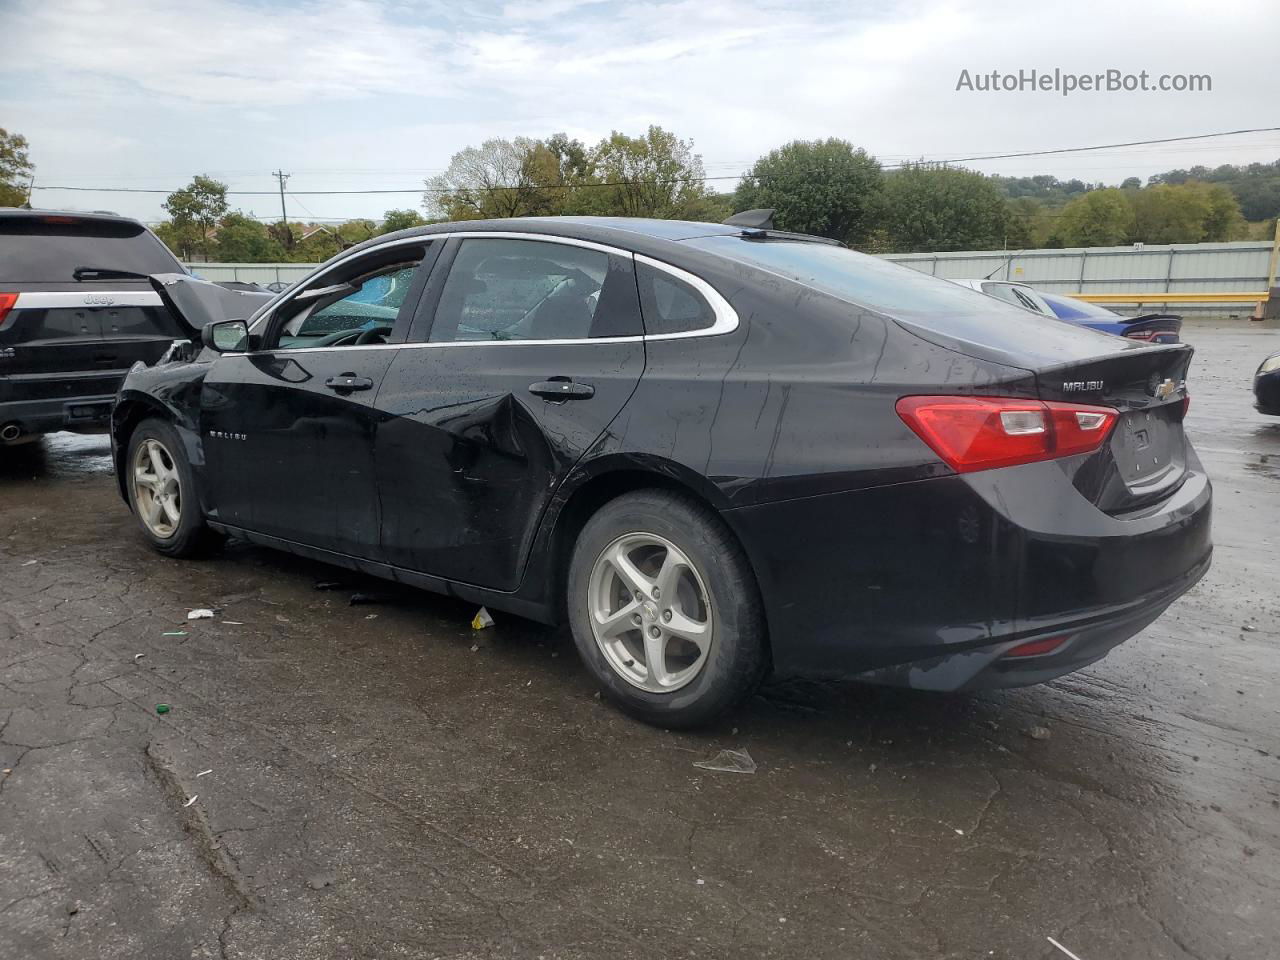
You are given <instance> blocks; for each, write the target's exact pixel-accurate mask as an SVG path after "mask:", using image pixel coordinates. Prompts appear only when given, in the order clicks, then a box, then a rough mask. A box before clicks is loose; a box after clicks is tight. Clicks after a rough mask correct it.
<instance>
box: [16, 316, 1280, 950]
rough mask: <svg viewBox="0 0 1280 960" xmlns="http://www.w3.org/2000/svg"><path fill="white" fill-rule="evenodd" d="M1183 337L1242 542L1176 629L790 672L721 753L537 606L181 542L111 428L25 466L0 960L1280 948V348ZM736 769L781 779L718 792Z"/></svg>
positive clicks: (1267, 339) (1173, 614)
mask: <svg viewBox="0 0 1280 960" xmlns="http://www.w3.org/2000/svg"><path fill="white" fill-rule="evenodd" d="M1184 335H1185V336H1186V339H1188V340H1189V341H1191V342H1192V343H1193V344H1194V345H1195V346H1196V348H1197V356H1196V360H1195V361H1194V363H1193V368H1192V378H1191V386H1192V394H1193V400H1192V406H1191V413H1190V417H1189V421H1188V429H1189V431H1190V433H1191V436H1192V438H1193V440H1194V442H1195V443H1196V445H1197V448H1198V449H1199V452H1200V455H1201V457H1202V459H1203V460H1204V462H1205V464H1206V465H1207V466H1208V468H1209V471H1210V473H1211V475H1212V477H1213V479H1214V483H1215V491H1216V510H1215V542H1216V553H1215V560H1214V566H1213V568H1212V570H1211V571H1210V573H1209V575H1208V576H1207V577H1206V579H1205V580H1204V581H1203V582H1202V583H1201V584H1199V585H1198V586H1197V587H1196V588H1195V589H1194V590H1193V591H1192V592H1191V593H1189V594H1188V595H1187V596H1186V597H1184V598H1183V599H1181V600H1180V601H1178V603H1176V604H1175V605H1174V607H1173V608H1171V609H1170V611H1169V612H1168V613H1166V614H1165V616H1164V617H1162V618H1161V619H1160V620H1158V621H1157V622H1156V623H1155V624H1154V625H1152V626H1151V627H1149V628H1148V629H1147V630H1145V631H1144V632H1143V633H1142V634H1141V635H1139V636H1138V637H1137V638H1135V639H1133V640H1131V641H1129V642H1128V643H1127V644H1125V645H1123V646H1122V647H1120V648H1119V649H1117V650H1116V651H1115V652H1113V653H1112V654H1111V655H1110V656H1109V657H1107V658H1106V659H1105V660H1103V661H1101V662H1100V663H1097V664H1094V665H1093V666H1091V667H1089V668H1088V669H1087V670H1085V671H1083V672H1082V673H1079V674H1076V675H1073V676H1069V677H1066V678H1063V679H1061V680H1058V681H1055V682H1053V683H1051V684H1048V685H1044V686H1040V687H1033V688H1029V689H1024V690H1013V691H1001V692H995V693H986V694H982V695H976V696H940V695H930V694H923V693H917V692H910V691H895V690H883V689H876V688H871V687H864V686H858V685H854V684H811V683H782V684H779V683H775V684H772V685H769V686H767V687H766V688H765V689H764V690H763V691H762V692H761V694H760V695H759V696H757V697H756V698H755V699H754V700H752V701H751V702H750V703H748V704H747V705H746V706H744V707H743V708H742V709H740V710H738V711H737V712H736V713H734V714H733V715H731V716H729V717H726V718H725V719H724V720H723V721H722V722H720V723H719V724H717V725H716V726H714V727H712V728H710V729H707V730H703V731H699V732H696V733H670V732H664V731H659V730H654V729H650V728H648V727H644V726H642V725H640V724H638V723H635V722H633V721H630V720H628V719H626V718H625V717H623V716H622V715H620V714H619V713H617V712H615V711H614V710H612V709H611V708H610V707H609V706H607V705H606V704H604V703H602V702H601V701H600V700H599V699H598V698H597V697H596V696H595V689H594V687H593V686H592V685H591V683H590V681H589V679H588V678H587V676H586V674H585V672H584V671H583V670H582V669H581V668H580V666H579V664H578V662H577V659H576V656H575V655H574V652H573V649H572V646H571V644H570V643H569V642H568V641H567V639H566V638H564V637H562V636H561V635H559V634H557V633H555V632H553V631H549V630H546V629H543V628H540V627H537V626H534V625H532V624H529V623H526V622H523V621H520V620H518V619H516V618H514V617H511V616H504V615H501V614H498V615H497V617H498V623H497V626H496V627H494V628H492V629H489V630H485V631H481V632H473V631H472V630H471V629H470V628H469V625H468V622H469V620H470V618H471V616H472V615H473V613H474V610H473V609H472V608H471V607H469V606H466V605H463V604H459V603H457V602H454V601H451V600H447V599H443V598H439V597H434V596H432V595H429V594H425V593H417V592H414V591H410V590H405V589H400V588H397V587H394V586H392V585H389V584H384V583H381V582H375V581H372V580H368V579H365V578H360V577H357V576H355V575H352V574H348V573H346V572H343V571H337V570H334V569H333V568H327V567H324V566H323V565H320V564H315V563H310V562H307V561H303V560H299V559H296V558H291V557H288V556H285V555H282V554H275V553H272V552H270V551H267V550H262V549H259V548H255V547H250V546H248V545H245V544H241V543H234V542H233V543H231V544H229V545H228V547H227V549H226V550H224V551H223V552H221V553H220V554H218V555H216V556H214V557H212V558H210V559H208V560H205V561H199V562H190V561H174V560H169V559H166V558H163V557H160V556H158V555H156V554H154V553H152V552H151V551H150V550H149V549H148V548H147V547H146V546H145V544H144V543H143V542H142V540H141V538H140V537H139V536H137V535H135V533H134V530H133V523H132V518H131V517H130V516H129V514H128V512H127V510H126V508H125V507H124V505H123V504H122V503H121V501H120V500H119V497H118V496H117V494H116V491H115V487H114V482H113V480H112V477H111V475H110V463H109V449H108V445H107V441H106V438H105V437H100V436H88V437H79V436H72V435H68V434H60V435H57V436H56V437H52V438H49V439H46V440H45V441H44V442H42V443H41V444H38V445H35V446H32V447H28V448H18V449H10V450H5V451H3V452H0V767H2V768H3V769H5V770H7V771H8V772H7V773H4V774H2V775H0V956H3V957H14V958H18V957H22V958H73V957H74V958H82V957H94V958H125V957H128V958H140V957H145V958H151V957H156V958H176V957H199V958H203V957H225V958H272V960H288V958H348V957H349V958H356V957H361V958H363V957H370V958H372V957H378V958H388V957H449V958H480V957H485V958H488V957H547V958H551V957H557V958H576V957H601V956H608V957H609V958H610V960H622V958H630V957H655V956H681V957H743V956H758V957H808V958H825V957H831V958H836V957H839V958H848V957H860V958H914V957H946V958H961V957H964V958H973V957H996V958H1016V960H1022V958H1044V960H1048V958H1052V957H1058V958H1060V957H1062V956H1063V955H1062V954H1060V953H1058V951H1057V949H1056V948H1055V947H1054V946H1052V945H1051V944H1050V943H1049V942H1048V941H1047V939H1046V938H1047V937H1053V938H1054V939H1055V940H1057V941H1059V942H1060V943H1062V944H1064V945H1065V946H1066V947H1068V948H1069V949H1071V950H1072V951H1073V952H1074V953H1076V954H1077V955H1078V956H1079V957H1080V958H1081V960H1102V958H1124V960H1145V958H1153V960H1154V958H1169V960H1180V958H1204V960H1208V958H1232V960H1246V958H1266V957H1275V956H1276V955H1277V954H1276V951H1277V947H1276V944H1277V943H1280V911H1277V904H1280V842H1278V841H1280V705H1278V701H1277V698H1276V695H1275V691H1276V690H1277V684H1278V681H1280V651H1278V650H1277V645H1278V644H1280V591H1277V589H1276V582H1277V575H1276V540H1277V535H1276V521H1277V519H1278V518H1280V497H1278V496H1277V493H1278V492H1280V419H1276V418H1270V419H1268V418H1265V417H1262V416H1260V415H1258V414H1256V413H1255V412H1254V411H1253V410H1252V408H1251V406H1250V402H1251V396H1250V393H1249V381H1250V377H1251V375H1252V372H1253V370H1254V368H1255V367H1256V365H1257V363H1258V362H1259V361H1260V360H1261V358H1262V357H1263V356H1264V355H1265V354H1267V353H1268V352H1270V351H1272V350H1275V349H1277V348H1280V330H1277V329H1276V328H1273V327H1270V326H1267V327H1264V326H1263V325H1260V324H1249V323H1246V322H1245V321H1234V322H1225V321H1224V322H1219V323H1213V322H1208V321H1194V322H1189V323H1188V324H1187V327H1186V328H1185V333H1184ZM32 561H34V562H32ZM320 580H336V581H340V582H341V583H342V584H344V585H345V586H344V589H340V590H329V591H317V590H316V589H315V583H316V581H320ZM356 590H365V591H375V592H377V593H379V594H384V595H386V601H385V602H383V603H381V604H378V605H373V606H349V605H348V602H347V600H348V596H349V594H350V593H351V592H354V591H356ZM195 607H213V608H217V609H218V611H219V614H218V616H217V617H215V618H214V619H212V620H198V621H191V622H188V621H187V620H186V619H185V618H186V613H187V611H188V610H190V609H192V608H195ZM1246 627H1248V629H1246ZM177 631H184V632H185V635H181V636H166V635H165V634H166V633H173V632H177ZM473 646H474V647H475V648H476V649H474V650H473V649H472V648H473ZM139 654H144V656H141V657H139V656H138V655H139ZM159 703H167V704H170V705H171V706H172V711H171V712H170V713H168V714H166V715H163V716H159V715H157V714H156V712H155V707H156V705H157V704H159ZM1033 726H1044V727H1047V728H1048V730H1049V731H1050V734H1051V735H1050V737H1049V738H1048V739H1043V740H1037V739H1033V738H1031V737H1029V736H1028V735H1027V731H1028V730H1029V729H1030V728H1031V727H1033ZM722 748H737V749H744V748H745V749H747V750H749V751H750V753H751V755H752V757H753V758H754V759H755V760H756V761H757V763H758V764H759V769H758V770H757V772H756V773H755V774H754V775H750V776H747V775H741V774H730V773H716V772H711V771H707V770H703V769H699V768H696V767H694V766H693V763H694V761H697V760H701V759H706V758H709V757H711V756H713V755H714V754H715V753H716V752H717V751H718V750H720V749H722ZM204 771H211V772H208V773H203V772H204ZM202 773H203V775H200V774H202ZM193 796H194V797H196V800H195V802H194V803H192V804H191V805H190V806H185V804H186V803H187V800H189V799H190V798H191V797H193Z"/></svg>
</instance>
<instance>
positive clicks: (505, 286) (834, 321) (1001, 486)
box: [113, 218, 1211, 726]
mask: <svg viewBox="0 0 1280 960" xmlns="http://www.w3.org/2000/svg"><path fill="white" fill-rule="evenodd" d="M156 283H157V287H158V288H159V289H160V290H161V293H162V296H164V297H165V300H166V303H168V304H169V305H170V307H171V309H173V310H175V311H177V312H179V313H182V314H183V315H185V316H187V317H188V318H190V320H189V322H190V324H191V327H192V329H193V331H194V328H195V327H196V326H198V325H201V324H203V323H204V321H205V320H207V319H208V318H209V317H210V316H211V315H213V309H212V308H205V307H203V306H202V305H201V300H200V296H199V294H200V292H201V291H200V288H199V286H198V283H197V282H195V281H190V280H189V279H187V278H178V277H171V278H158V279H157V281H156ZM1190 359H1191V349H1190V348H1189V347H1187V346H1185V345H1181V344H1179V345H1160V346H1152V345H1146V344H1141V343H1136V342H1133V341H1125V340H1122V339H1120V338H1117V337H1111V336H1106V335H1103V334H1098V333H1094V332H1091V331H1088V330H1081V329H1079V328H1077V327H1073V326H1072V325H1070V324H1068V323H1064V322H1062V321H1059V320H1055V319H1051V318H1047V317H1046V318H1036V317H1029V316H1028V315H1027V314H1026V313H1025V312H1024V311H1022V310H1019V309H1018V308H1016V307H1013V306H1010V305H1006V304H1002V303H1000V302H998V301H995V300H993V299H992V298H990V297H986V296H983V295H982V294H980V293H977V292H974V291H972V290H966V289H962V288H960V287H957V286H956V285H954V284H951V283H947V282H946V281H943V280H937V279H934V278H932V277H928V276H924V275H923V274H920V273H917V272H915V271H913V270H909V269H906V268H903V267H898V266H895V265H892V264H889V263H886V262H884V261H881V260H878V259H875V258H872V257H867V256H863V255H861V254H857V253H854V252H852V251H850V250H847V249H845V248H843V247H841V246H840V245H837V244H832V243H830V242H827V241H823V240H819V239H816V238H813V237H805V236H797V235H793V234H787V233H781V232H778V231H775V230H772V229H771V228H769V227H767V226H763V227H760V226H757V227H752V226H746V227H744V226H740V225H720V224H705V223H684V222H673V221H647V220H626V219H590V218H585V219H574V218H563V219H562V218H555V219H521V220H507V221H488V222H471V223H460V224H459V223H455V224H437V225H433V226H430V227H424V228H416V229H412V230H408V231H402V232H399V233H394V234H389V235H387V236H385V237H379V238H377V239H375V240H371V241H369V242H367V243H364V244H361V245H359V246H356V247H353V248H351V249H350V250H347V251H344V252H343V253H342V254H340V255H339V256H337V257H335V258H334V259H333V260H331V261H329V262H328V263H326V264H324V265H323V266H322V267H320V268H319V269H317V270H316V271H315V272H314V273H313V274H312V275H311V276H310V277H308V278H306V279H305V280H303V281H301V282H299V283H297V284H295V285H294V286H292V287H290V288H289V290H288V291H286V292H285V293H283V294H280V295H278V296H277V297H276V298H275V299H274V300H273V301H271V302H270V303H269V304H267V305H266V306H265V307H264V308H263V309H261V310H260V311H259V312H258V313H257V314H256V315H254V316H253V317H252V318H250V319H249V320H248V321H247V322H246V321H238V320H236V321H224V322H214V323H210V324H209V325H208V326H206V327H204V329H203V330H202V336H201V338H200V343H199V344H197V345H193V346H192V347H191V348H190V349H189V350H188V351H186V352H185V354H181V355H177V356H172V357H170V358H169V359H168V360H167V361H166V362H164V363H160V364H157V365H155V366H151V367H143V366H141V365H139V366H136V367H135V368H134V369H133V371H132V372H131V373H130V374H129V376H128V379H127V380H126V381H125V383H124V385H123V387H122V389H121V391H120V394H119V398H118V403H117V405H116V408H115V412H114V417H113V445H114V449H115V456H116V467H117V471H118V476H119V483H120V490H121V493H122V494H123V496H124V497H125V498H126V500H127V501H128V503H129V505H130V507H131V508H132V510H133V512H134V513H135V514H136V516H137V518H138V522H139V525H140V527H141V529H142V532H143V534H144V535H145V536H146V538H147V539H148V540H149V541H150V542H151V543H152V544H153V545H154V546H155V548H156V549H157V550H159V551H161V552H162V553H165V554H168V555H171V556H184V555H188V554H190V553H192V552H194V551H196V550H197V549H199V548H201V547H202V546H204V545H205V544H206V543H207V542H208V541H209V540H210V539H211V538H216V537H218V536H221V535H228V534H230V535H234V536H236V537H241V538H245V539H248V540H250V541H253V542H255V543H259V544H265V545H268V546H271V547H277V548H280V549H283V550H288V551H292V552H294V553H299V554H303V555H306V556H310V557H314V558H319V559H322V560H325V561H329V562H331V563H335V564H339V565H343V566H347V567H351V568H355V569H359V570H363V571H367V572H370V573H374V574H378V575H381V576H384V577H387V578H390V579H393V580H397V581H402V582H405V583H410V584H416V585H419V586H422V587H425V588H427V589H430V590H437V591H440V592H443V593H446V594H450V595H453V596H456V597H460V598H463V599H466V600H469V601H471V602H474V603H478V604H485V605H487V606H489V607H491V608H495V609H498V610H505V611H510V612H513V613H515V614H519V615H522V616H525V617H530V618H533V619H536V620H541V621H546V622H557V621H561V620H567V622H568V624H569V626H570V627H571V629H572V633H573V637H574V640H575V641H576V644H577V647H578V650H579V652H580V653H581V655H582V659H583V661H584V662H585V663H586V665H587V667H588V669H589V670H590V671H591V672H592V673H593V674H594V676H595V677H596V678H597V679H598V680H599V682H600V683H601V684H602V685H603V687H604V689H605V691H606V692H607V694H608V695H609V696H610V697H611V698H612V699H613V700H614V701H616V702H617V703H618V704H620V705H621V706H622V707H623V708H625V709H626V710H628V711H630V712H631V713H633V714H635V715H638V716H640V717H642V718H644V719H646V720H649V721H652V722H655V723H660V724H665V725H669V726H687V725H691V724H696V723H699V722H702V721H705V720H707V719H708V718H710V717H712V716H714V715H716V714H717V713H719V712H720V711H722V710H723V709H725V708H726V707H728V706H730V705H731V704H733V703H734V702H735V701H737V700H739V699H741V698H742V697H744V696H745V695H747V694H748V693H749V692H750V691H751V690H752V689H753V688H754V686H755V685H756V683H757V682H758V681H759V680H760V679H761V677H762V676H763V675H764V674H765V673H766V672H768V671H772V672H773V673H775V674H778V675H784V676H795V675H803V676H809V677H833V678H834V677H858V678H863V679H867V680H871V681H875V682H882V683H893V684H903V685H909V686H912V687H918V688H928V689H935V690H958V689H977V688H984V687H993V686H1008V685H1019V684H1029V683H1036V682H1039V681H1043V680H1047V679H1049V678H1052V677H1055V676H1058V675H1060V674H1063V673H1066V672H1068V671H1072V670H1076V669H1079V668H1080V667H1082V666H1084V665H1086V664H1089V663H1092V662H1093V661H1095V660H1098V659H1099V658H1100V657H1102V656H1103V655H1105V654H1106V653H1107V651H1108V650H1110V649H1111V648H1112V647H1114V646H1115V645H1116V644H1118V643H1120V642H1121V641H1123V640H1125V639H1127V638H1128V637H1130V636H1132V635H1133V634H1135V633H1137V632H1138V631H1139V630H1141V629H1142V628H1143V627H1145V626H1146V625H1147V624H1149V623H1150V622H1151V621H1152V620H1154V619H1155V618H1156V617H1158V616H1159V615H1160V614H1161V612H1163V611H1164V609H1165V608H1166V607H1168V606H1169V604H1170V603H1172V602H1173V600H1174V599H1175V598H1177V597H1178V596H1179V595H1180V594H1182V593H1183V592H1184V591H1186V590H1187V589H1188V588H1189V587H1190V586H1191V585H1192V584H1194V583H1195V582H1196V580H1197V579H1199V577H1200V576H1201V575H1202V574H1203V573H1204V572H1205V570H1206V569H1207V567H1208V564H1209V559H1210V553H1211V545H1210V535H1209V528H1210V521H1209V515H1210V496H1211V493H1210V485H1209V479H1208V477H1207V476H1206V475H1205V472H1204V470H1203V468H1202V467H1201V465H1200V462H1199V460H1198V459H1197V457H1196V454H1195V452H1194V451H1193V450H1192V448H1191V445H1190V444H1189V443H1188V442H1187V440H1186V438H1185V436H1184V433H1183V427H1182V420H1183V416H1184V413H1185V409H1186V403H1187V396H1186V386H1185V377H1186V373H1187V365H1188V363H1189V361H1190Z"/></svg>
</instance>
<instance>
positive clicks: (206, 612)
mask: <svg viewBox="0 0 1280 960" xmlns="http://www.w3.org/2000/svg"><path fill="white" fill-rule="evenodd" d="M187 619H188V620H212V619H213V611H212V610H210V609H208V608H207V607H198V608H197V609H195V610H192V611H190V612H189V613H188V614H187Z"/></svg>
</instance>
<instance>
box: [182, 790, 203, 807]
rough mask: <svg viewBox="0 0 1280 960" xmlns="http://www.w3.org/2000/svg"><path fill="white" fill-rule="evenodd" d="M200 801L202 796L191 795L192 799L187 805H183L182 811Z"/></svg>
mask: <svg viewBox="0 0 1280 960" xmlns="http://www.w3.org/2000/svg"><path fill="white" fill-rule="evenodd" d="M199 799H200V794H198V793H193V794H192V795H191V799H190V800H188V801H187V802H186V803H184V804H183V805H182V809H183V810H185V809H187V807H189V806H191V805H192V804H193V803H195V802H196V801H197V800H199Z"/></svg>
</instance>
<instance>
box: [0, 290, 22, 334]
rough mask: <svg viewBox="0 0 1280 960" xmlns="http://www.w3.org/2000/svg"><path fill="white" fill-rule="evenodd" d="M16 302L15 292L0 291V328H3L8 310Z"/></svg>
mask: <svg viewBox="0 0 1280 960" xmlns="http://www.w3.org/2000/svg"><path fill="white" fill-rule="evenodd" d="M17 302H18V295H17V294H16V293H0V330H3V329H4V321H5V317H7V316H8V315H9V311H10V310H12V309H13V305H14V304H15V303H17Z"/></svg>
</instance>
